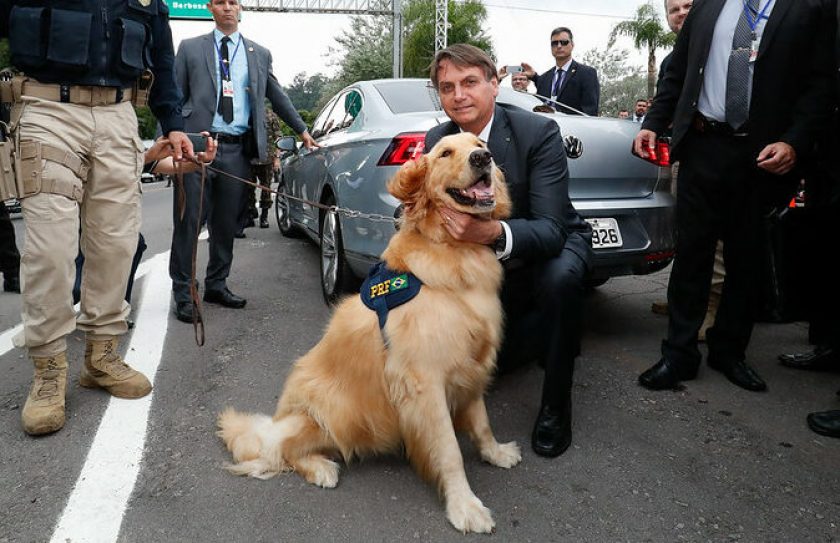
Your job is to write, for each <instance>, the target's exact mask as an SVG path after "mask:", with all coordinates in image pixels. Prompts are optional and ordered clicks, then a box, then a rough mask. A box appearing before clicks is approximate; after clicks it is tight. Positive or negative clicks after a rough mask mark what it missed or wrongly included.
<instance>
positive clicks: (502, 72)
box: [498, 66, 508, 81]
mask: <svg viewBox="0 0 840 543" xmlns="http://www.w3.org/2000/svg"><path fill="white" fill-rule="evenodd" d="M507 76H508V73H507V66H502V67H501V68H500V69H499V74H498V77H499V81H501V80H502V79H504V78H506V77H507Z"/></svg>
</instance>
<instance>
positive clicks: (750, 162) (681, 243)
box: [662, 131, 795, 372]
mask: <svg viewBox="0 0 840 543" xmlns="http://www.w3.org/2000/svg"><path fill="white" fill-rule="evenodd" d="M757 154H758V150H756V149H752V148H751V146H750V143H749V140H748V139H747V138H745V137H737V136H726V135H715V134H701V133H698V132H696V131H692V132H691V133H689V135H688V136H686V140H685V141H684V142H683V151H682V153H681V155H680V190H679V191H678V193H677V209H676V223H677V242H676V256H675V259H674V266H673V269H672V271H671V277H670V281H669V283H668V314H669V320H668V335H667V338H666V339H665V340H664V341H663V343H662V355H663V357H664V358H665V359H667V360H669V361H670V363H671V364H672V365H674V366H676V367H679V368H681V370H684V371H685V372H691V371H696V369H697V368H698V366H699V364H700V358H701V356H700V351H699V350H698V348H697V332H698V330H699V329H700V326H701V325H702V323H703V319H704V317H705V315H706V308H707V306H708V300H709V288H710V284H711V277H712V267H713V264H714V254H715V247H716V245H717V241H718V240H721V241H723V259H724V263H725V265H726V279H725V281H724V284H723V292H722V295H721V300H720V307H719V308H718V312H717V318H716V319H715V323H714V326H713V327H712V328H711V329H710V330H709V331H708V332H707V334H706V341H707V346H708V349H709V359H710V360H715V361H719V362H720V363H723V364H725V363H728V362H732V361H742V360H744V358H745V352H746V348H747V345H748V344H749V340H750V335H751V333H752V329H753V322H754V311H755V308H756V306H757V305H758V304H757V301H758V300H759V294H760V289H759V281H757V280H756V278H757V277H760V273H759V272H760V269H761V268H760V262H761V260H760V259H761V254H762V253H761V247H762V243H761V240H762V236H761V232H762V231H761V217H762V213H763V212H764V211H765V210H766V209H768V208H769V207H771V206H772V205H774V204H777V205H778V204H779V203H780V202H781V201H783V200H784V196H783V195H784V194H788V196H787V198H788V199H789V198H790V195H792V194H793V190H795V184H792V183H791V181H790V179H789V178H780V177H777V176H771V175H770V174H766V173H764V172H762V171H760V170H759V169H758V168H757V167H756V166H755V157H756V156H757Z"/></svg>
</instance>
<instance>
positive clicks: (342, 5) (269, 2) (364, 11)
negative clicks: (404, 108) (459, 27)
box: [240, 0, 445, 77]
mask: <svg viewBox="0 0 840 543" xmlns="http://www.w3.org/2000/svg"><path fill="white" fill-rule="evenodd" d="M437 1H438V2H439V0H437ZM240 2H241V4H242V8H243V9H245V10H246V11H273V12H279V13H340V14H347V15H390V16H392V17H393V27H392V28H393V36H394V69H393V74H394V77H402V75H403V69H402V58H403V57H402V38H403V36H402V0H240ZM444 40H445V38H444ZM435 43H437V42H435ZM435 50H436V51H437V49H435Z"/></svg>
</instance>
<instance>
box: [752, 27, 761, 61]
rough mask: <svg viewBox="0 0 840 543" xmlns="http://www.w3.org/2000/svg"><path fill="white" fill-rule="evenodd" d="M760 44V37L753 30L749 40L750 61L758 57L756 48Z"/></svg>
mask: <svg viewBox="0 0 840 543" xmlns="http://www.w3.org/2000/svg"><path fill="white" fill-rule="evenodd" d="M760 46H761V38H760V37H759V36H757V35H756V33H755V32H753V35H752V40H750V62H755V59H757V58H758V48H759V47H760Z"/></svg>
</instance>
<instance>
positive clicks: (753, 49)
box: [744, 0, 773, 63]
mask: <svg viewBox="0 0 840 543" xmlns="http://www.w3.org/2000/svg"><path fill="white" fill-rule="evenodd" d="M772 3H773V0H766V2H765V3H764V7H763V8H761V10H760V11H757V12H756V13H755V19H753V18H752V14H751V8H750V7H749V4H747V2H746V0H744V17H746V19H747V24H748V25H749V26H750V30H751V31H752V34H751V36H750V63H753V62H755V61H756V59H757V58H758V49H759V47H761V36H759V35H758V25H759V23H761V20H762V19H764V20H767V19H768V16H767V8H768V7H770V4H772ZM759 5H760V4H759Z"/></svg>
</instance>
